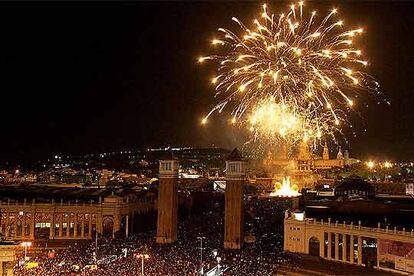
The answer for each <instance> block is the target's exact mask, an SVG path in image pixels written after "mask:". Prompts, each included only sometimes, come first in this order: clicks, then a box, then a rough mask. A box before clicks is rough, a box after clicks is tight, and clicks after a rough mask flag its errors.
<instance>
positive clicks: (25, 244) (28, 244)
mask: <svg viewBox="0 0 414 276" xmlns="http://www.w3.org/2000/svg"><path fill="white" fill-rule="evenodd" d="M20 246H22V247H23V248H24V260H25V261H26V259H27V248H28V247H30V246H32V242H22V243H20Z"/></svg>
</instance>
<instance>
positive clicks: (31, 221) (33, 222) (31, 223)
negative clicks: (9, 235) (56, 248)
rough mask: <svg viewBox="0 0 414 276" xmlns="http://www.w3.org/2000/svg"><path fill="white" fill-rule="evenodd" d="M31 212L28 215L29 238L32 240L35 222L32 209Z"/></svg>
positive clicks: (34, 214)
mask: <svg viewBox="0 0 414 276" xmlns="http://www.w3.org/2000/svg"><path fill="white" fill-rule="evenodd" d="M31 213H32V215H31V216H30V239H31V240H34V238H35V235H34V234H35V233H34V232H35V223H36V220H35V217H36V213H35V212H34V211H32V212H31Z"/></svg>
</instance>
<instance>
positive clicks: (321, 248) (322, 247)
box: [319, 232, 325, 258]
mask: <svg viewBox="0 0 414 276" xmlns="http://www.w3.org/2000/svg"><path fill="white" fill-rule="evenodd" d="M324 254H325V233H324V232H322V237H320V238H319V257H321V258H325V256H324Z"/></svg>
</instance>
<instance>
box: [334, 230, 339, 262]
mask: <svg viewBox="0 0 414 276" xmlns="http://www.w3.org/2000/svg"><path fill="white" fill-rule="evenodd" d="M335 260H336V261H339V234H338V233H335Z"/></svg>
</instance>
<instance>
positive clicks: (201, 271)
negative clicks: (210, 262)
mask: <svg viewBox="0 0 414 276" xmlns="http://www.w3.org/2000/svg"><path fill="white" fill-rule="evenodd" d="M197 239H198V240H200V266H201V268H200V274H201V275H204V266H203V250H204V248H203V240H205V239H206V237H197Z"/></svg>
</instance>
